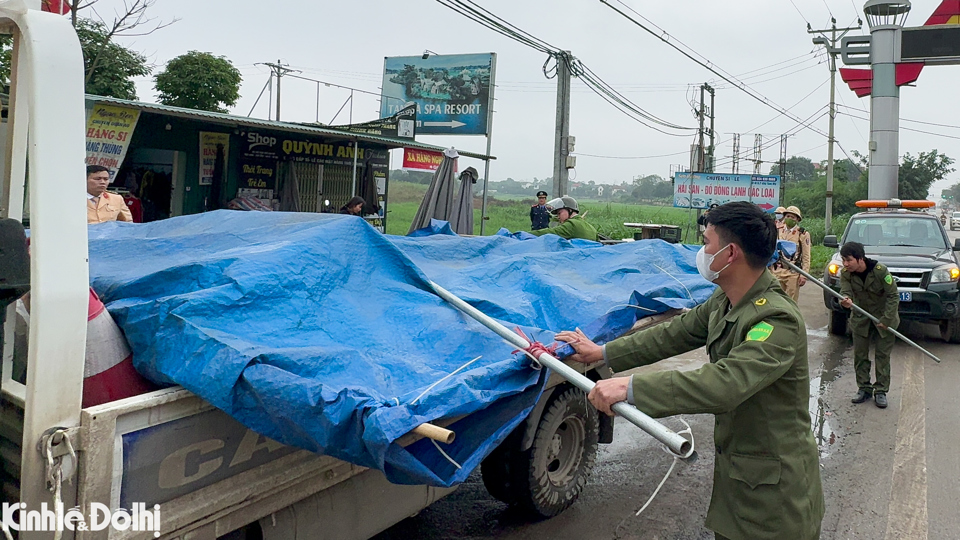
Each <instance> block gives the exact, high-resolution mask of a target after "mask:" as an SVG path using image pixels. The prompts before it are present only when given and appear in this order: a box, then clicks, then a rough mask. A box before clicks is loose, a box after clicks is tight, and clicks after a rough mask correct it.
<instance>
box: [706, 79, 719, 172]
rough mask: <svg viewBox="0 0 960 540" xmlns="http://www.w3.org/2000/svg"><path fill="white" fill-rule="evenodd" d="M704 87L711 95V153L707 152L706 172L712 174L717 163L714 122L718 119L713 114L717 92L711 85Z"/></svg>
mask: <svg viewBox="0 0 960 540" xmlns="http://www.w3.org/2000/svg"><path fill="white" fill-rule="evenodd" d="M704 86H706V87H707V92H709V93H710V151H709V152H707V156H708V158H707V163H706V171H707V172H711V173H712V172H713V164H714V163H716V159H714V153H715V152H714V147H713V145H714V131H713V122H714V119H715V118H716V115H715V114H714V112H713V104H714V99H715V98H716V92H715V91H714V89H713V87H712V86H710V85H709V84H705V85H704Z"/></svg>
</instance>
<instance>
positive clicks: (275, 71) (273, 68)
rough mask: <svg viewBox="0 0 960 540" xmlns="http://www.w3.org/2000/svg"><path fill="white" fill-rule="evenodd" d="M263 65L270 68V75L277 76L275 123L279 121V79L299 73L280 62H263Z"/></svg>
mask: <svg viewBox="0 0 960 540" xmlns="http://www.w3.org/2000/svg"><path fill="white" fill-rule="evenodd" d="M263 65H265V66H267V67H268V68H270V73H271V75H276V76H277V118H276V120H277V122H279V121H280V79H281V78H283V76H284V75H287V74H289V73H300V70H297V69H290V68H288V67H286V66H288V65H290V64H287V65H284V64H281V63H280V60H277V63H276V64H272V63H270V62H264V63H263Z"/></svg>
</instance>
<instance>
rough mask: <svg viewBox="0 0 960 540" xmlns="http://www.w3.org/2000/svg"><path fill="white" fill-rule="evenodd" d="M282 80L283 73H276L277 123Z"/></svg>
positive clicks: (278, 62)
mask: <svg viewBox="0 0 960 540" xmlns="http://www.w3.org/2000/svg"><path fill="white" fill-rule="evenodd" d="M277 65H280V60H277ZM282 78H283V73H282V72H281V71H279V70H278V71H277V122H279V121H280V79H282Z"/></svg>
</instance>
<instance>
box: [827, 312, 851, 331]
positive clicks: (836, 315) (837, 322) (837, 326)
mask: <svg viewBox="0 0 960 540" xmlns="http://www.w3.org/2000/svg"><path fill="white" fill-rule="evenodd" d="M849 317H850V315H849V314H847V312H846V311H833V310H831V311H830V333H831V334H833V335H835V336H845V335H847V320H848V318H849Z"/></svg>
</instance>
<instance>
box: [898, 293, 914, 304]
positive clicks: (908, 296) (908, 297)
mask: <svg viewBox="0 0 960 540" xmlns="http://www.w3.org/2000/svg"><path fill="white" fill-rule="evenodd" d="M912 300H913V293H912V292H910V291H900V301H901V302H910V301H912Z"/></svg>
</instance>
